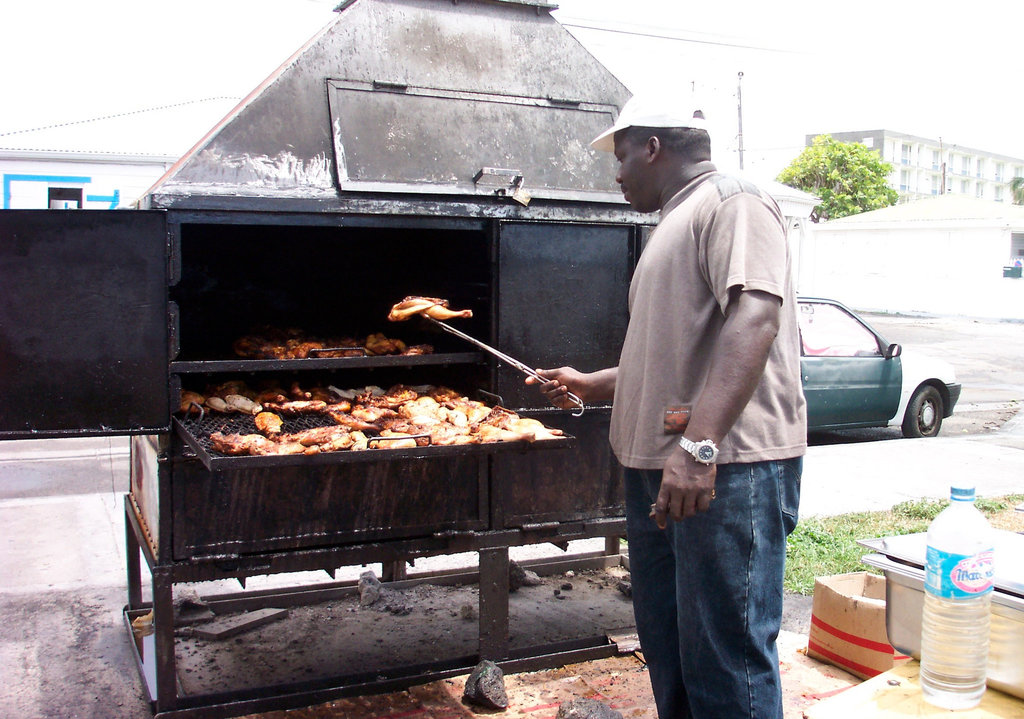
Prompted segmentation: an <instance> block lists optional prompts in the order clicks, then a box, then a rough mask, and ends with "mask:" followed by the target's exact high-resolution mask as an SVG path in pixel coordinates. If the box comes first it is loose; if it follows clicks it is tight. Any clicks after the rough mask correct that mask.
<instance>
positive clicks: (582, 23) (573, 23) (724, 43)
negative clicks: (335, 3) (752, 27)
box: [559, 17, 802, 55]
mask: <svg viewBox="0 0 1024 719" xmlns="http://www.w3.org/2000/svg"><path fill="white" fill-rule="evenodd" d="M559 23H561V24H562V25H563V26H564V27H574V28H579V29H583V30H597V31H599V32H607V33H612V34H615V35H632V36H635V37H648V38H656V39H658V40H675V41H676V42H690V43H694V44H696V45H716V46H719V47H732V48H737V49H740V50H762V51H764V52H777V53H782V54H787V55H794V54H795V55H798V54H802V53H800V52H799V51H796V50H790V49H786V48H778V47H768V46H765V45H751V44H749V43H746V42H744V41H741V40H739V39H735V40H725V39H722V40H713V39H708V38H701V37H694V36H693V35H692V34H690V36H687V35H685V34H684V33H685V32H686V31H682V30H680V31H677V32H675V33H671V34H669V31H666V30H658V29H657V28H652V27H650V26H647V25H629V24H619V25H617V26H616V27H609V26H607V25H605V24H602V23H600V22H597V21H595V20H587V19H586V18H570V17H566V18H564V19H562V18H559ZM627 28H636V29H627Z"/></svg>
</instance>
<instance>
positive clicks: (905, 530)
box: [784, 494, 1024, 594]
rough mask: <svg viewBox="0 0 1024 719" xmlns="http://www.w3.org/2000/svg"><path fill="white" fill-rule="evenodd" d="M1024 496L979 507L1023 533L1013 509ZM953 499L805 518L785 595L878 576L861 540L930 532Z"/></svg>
mask: <svg viewBox="0 0 1024 719" xmlns="http://www.w3.org/2000/svg"><path fill="white" fill-rule="evenodd" d="M1021 502H1024V494H1011V495H1007V496H1004V497H979V498H978V500H977V501H976V502H975V505H976V506H977V507H978V509H979V510H981V512H982V513H983V514H984V515H985V516H986V517H987V518H988V520H989V523H990V524H991V525H992V526H993V527H996V528H998V529H1006V530H1009V531H1016V532H1020V531H1024V512H1015V511H1014V507H1015V506H1016V505H1018V504H1020V503H1021ZM948 504H949V501H948V500H934V499H919V500H914V501H910V502H901V503H900V504H897V505H896V506H895V507H893V508H892V509H890V510H889V511H887V512H855V513H853V514H842V515H838V516H835V517H810V518H808V519H802V520H801V521H800V523H799V524H797V527H796V529H795V530H794V531H793V533H792V534H790V535H789V541H788V543H787V545H786V577H785V581H784V585H785V588H786V591H789V592H798V593H799V594H812V593H813V592H814V578H815V577H823V576H827V575H830V574H843V573H846V572H860V571H865V570H866V571H874V570H872V569H871V568H870V567H868V566H867V565H866V564H862V563H861V561H860V560H861V557H863V556H864V555H865V554H869V553H870V552H869V550H867V549H865V548H864V547H862V546H860V545H859V544H857V540H858V539H874V538H876V537H891V536H893V535H897V534H914V533H916V532H925V531H927V530H928V525H929V524H930V523H931V521H932V520H933V519H934V518H935V517H936V515H938V513H939V512H941V511H942V510H943V509H945V508H946V506H947V505H948Z"/></svg>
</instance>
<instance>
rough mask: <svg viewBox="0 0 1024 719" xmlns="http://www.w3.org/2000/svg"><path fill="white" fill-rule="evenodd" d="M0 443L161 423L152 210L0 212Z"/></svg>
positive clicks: (161, 317)
mask: <svg viewBox="0 0 1024 719" xmlns="http://www.w3.org/2000/svg"><path fill="white" fill-rule="evenodd" d="M0 287H2V288H3V294H2V301H0V397H3V401H2V402H0V439H24V438H43V437H71V436H87V435H96V436H100V435H114V434H131V433H141V432H153V431H166V430H168V429H169V418H170V411H169V398H168V395H169V392H168V371H167V368H168V364H167V362H168V333H167V231H166V220H165V218H164V213H162V212H136V211H125V210H109V211H107V210H98V211H96V210H87V211H79V212H68V211H62V212H58V211H52V210H5V211H3V212H0Z"/></svg>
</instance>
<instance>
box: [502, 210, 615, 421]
mask: <svg viewBox="0 0 1024 719" xmlns="http://www.w3.org/2000/svg"><path fill="white" fill-rule="evenodd" d="M632 236H633V230H632V228H631V227H630V226H628V225H625V226H623V225H619V226H612V225H583V224H561V225H559V224H547V223H511V222H510V223H504V224H502V225H501V237H500V239H499V259H498V263H499V269H498V272H499V277H498V349H500V350H502V351H503V352H506V353H507V354H510V355H512V356H513V357H515V358H516V359H519V360H521V361H522V362H525V363H526V364H528V365H530V366H533V367H560V366H562V365H572V366H574V367H576V368H577V369H579V370H581V371H584V372H589V371H593V370H598V369H603V368H605V367H613V366H615V365H616V364H618V361H619V350H620V348H621V346H622V340H623V339H624V338H625V336H626V324H627V322H628V320H629V317H628V309H627V299H628V297H627V296H628V292H629V279H630V276H631V273H632V270H633V252H632V245H633V240H632ZM498 394H500V395H501V396H502V397H503V398H504V400H505V402H506V403H507V406H509V407H545V406H547V403H546V401H545V400H544V398H543V397H541V395H540V393H538V392H537V391H536V390H535V389H533V388H531V387H528V386H526V385H524V384H523V376H522V374H520V373H519V372H516V371H515V370H512V369H509V368H507V367H505V366H504V365H502V367H501V370H500V372H499V375H498Z"/></svg>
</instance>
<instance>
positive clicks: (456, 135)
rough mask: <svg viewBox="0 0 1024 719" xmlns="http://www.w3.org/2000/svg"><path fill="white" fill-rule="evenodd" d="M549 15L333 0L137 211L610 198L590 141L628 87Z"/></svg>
mask: <svg viewBox="0 0 1024 719" xmlns="http://www.w3.org/2000/svg"><path fill="white" fill-rule="evenodd" d="M554 8H555V6H554V5H550V4H547V3H543V2H536V1H534V2H531V1H529V0H461V1H459V0H350V1H349V2H347V3H343V4H342V6H341V7H340V8H339V9H338V17H337V18H336V19H335V20H334V22H332V23H331V24H330V25H328V26H327V27H326V28H324V29H323V30H322V31H321V32H320V33H319V34H317V35H316V36H315V37H314V38H313V39H312V40H310V41H309V42H308V43H307V44H306V45H305V46H304V47H302V48H301V49H300V50H299V51H297V52H296V53H295V54H294V55H293V56H292V57H291V58H289V59H288V60H287V61H286V62H285V63H284V64H283V65H282V66H281V67H280V68H279V69H278V70H277V71H275V72H274V73H273V74H272V75H271V76H270V77H269V78H267V79H266V80H265V81H264V82H263V83H262V84H261V85H260V86H259V87H258V88H256V89H255V90H254V91H253V92H252V93H251V94H250V95H249V96H248V97H247V98H246V99H245V100H243V101H242V102H241V103H240V104H239V105H238V106H237V107H236V108H235V109H234V110H233V111H232V112H231V113H230V114H229V115H228V116H227V117H225V118H224V119H223V120H222V121H221V122H220V123H218V125H217V126H216V127H214V128H213V129H212V130H211V131H210V132H209V133H208V134H207V135H206V137H204V138H203V139H202V140H200V141H199V142H198V143H197V144H196V145H195V147H194V148H193V149H192V150H190V151H189V152H188V153H187V154H186V155H185V156H184V157H182V158H181V160H179V161H178V162H177V163H176V164H175V165H174V167H172V168H171V169H170V170H169V171H168V172H167V174H166V175H165V176H164V177H163V178H161V179H160V180H159V181H158V182H157V184H156V185H154V187H153V188H152V189H151V190H150V192H149V194H148V196H147V198H144V206H147V207H173V206H182V205H186V206H187V205H191V204H193V202H192V200H195V198H198V197H205V198H220V199H219V200H217V201H215V202H213V203H212V205H218V204H220V205H223V204H231V203H233V202H237V201H238V200H239V199H240V198H253V197H258V198H304V199H306V200H309V199H311V198H312V199H316V200H319V201H330V200H335V201H337V199H338V198H358V197H366V196H367V193H372V194H374V195H376V196H378V197H379V196H381V195H382V194H383V195H392V196H393V195H395V194H398V195H401V196H405V195H410V194H416V195H428V196H435V197H436V196H438V195H449V196H458V197H460V198H462V199H465V198H467V196H471V197H475V198H478V199H481V200H482V199H483V198H492V201H502V202H511V200H509V199H508V198H514V200H518V202H519V203H520V204H523V205H525V204H527V203H528V202H529V201H530V199H531V198H533V199H539V198H546V199H552V200H570V201H572V200H578V201H588V202H610V203H614V204H620V205H621V204H622V202H623V201H622V197H621V195H620V194H619V191H618V188H617V186H616V184H615V182H614V178H615V167H614V158H613V157H612V156H611V155H610V154H608V153H603V152H598V151H596V150H593V149H592V148H591V147H590V146H589V141H590V140H591V139H592V138H593V137H595V136H596V135H598V134H599V133H600V132H601V131H603V130H604V129H605V128H607V127H608V126H609V125H610V124H611V123H612V122H613V121H614V119H615V117H616V115H617V113H618V108H619V107H621V106H622V104H623V103H624V102H625V100H626V99H628V97H629V93H628V91H627V90H626V88H625V87H624V86H623V85H622V84H621V83H620V82H619V81H618V80H617V79H616V78H615V77H614V76H613V75H612V74H611V73H610V72H609V71H608V70H607V69H606V68H605V67H604V66H603V65H601V64H600V63H599V62H598V61H597V60H596V59H595V58H594V57H593V56H592V55H591V54H590V53H588V52H587V51H586V50H585V49H584V48H583V47H582V46H581V45H580V44H579V42H577V41H576V39H575V38H573V37H572V35H570V34H569V32H568V31H566V30H565V29H564V28H563V27H562V26H561V25H560V24H559V23H558V22H557V21H556V20H555V19H554V18H553V17H552V16H551V14H550V11H551V10H552V9H554ZM500 198H504V199H503V200H502V199H500ZM201 204H203V205H204V206H211V203H210V202H209V201H207V202H205V203H201Z"/></svg>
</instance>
